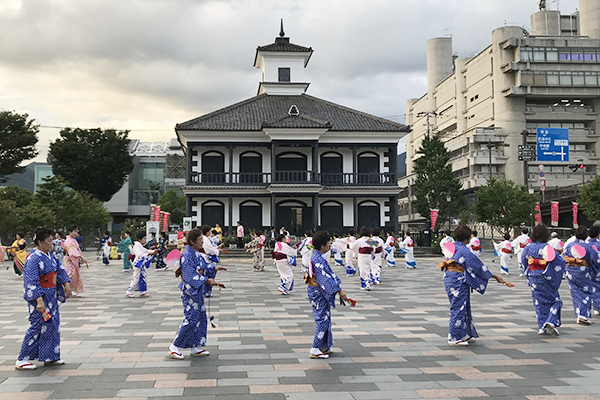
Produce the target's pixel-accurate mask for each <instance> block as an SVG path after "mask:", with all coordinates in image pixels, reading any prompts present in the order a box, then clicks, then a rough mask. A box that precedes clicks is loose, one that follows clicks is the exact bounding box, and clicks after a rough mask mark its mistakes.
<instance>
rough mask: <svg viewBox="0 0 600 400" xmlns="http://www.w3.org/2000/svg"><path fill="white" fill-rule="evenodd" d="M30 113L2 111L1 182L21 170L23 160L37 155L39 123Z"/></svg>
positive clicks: (0, 142)
mask: <svg viewBox="0 0 600 400" xmlns="http://www.w3.org/2000/svg"><path fill="white" fill-rule="evenodd" d="M28 117H29V115H27V114H18V113H16V112H12V111H0V183H2V182H6V180H7V177H6V176H7V175H10V174H14V173H15V172H21V171H23V169H25V167H23V166H20V164H21V162H23V161H25V160H29V159H32V158H33V157H35V156H37V154H38V152H37V151H36V149H35V144H36V143H37V141H38V137H37V134H38V132H39V130H40V128H39V125H34V124H33V121H34V120H33V119H31V120H27V118H28Z"/></svg>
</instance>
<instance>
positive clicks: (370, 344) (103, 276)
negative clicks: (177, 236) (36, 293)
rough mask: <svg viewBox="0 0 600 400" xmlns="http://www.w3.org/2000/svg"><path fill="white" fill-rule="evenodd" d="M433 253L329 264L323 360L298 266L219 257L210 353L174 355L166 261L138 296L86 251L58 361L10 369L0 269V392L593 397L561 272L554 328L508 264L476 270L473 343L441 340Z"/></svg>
mask: <svg viewBox="0 0 600 400" xmlns="http://www.w3.org/2000/svg"><path fill="white" fill-rule="evenodd" d="M90 258H92V257H90ZM439 260H440V258H420V259H418V260H417V261H418V268H417V269H416V270H406V269H404V268H401V267H397V268H388V267H384V269H383V270H382V284H381V286H375V287H374V289H373V291H371V292H361V291H360V290H359V288H360V284H359V281H358V277H357V276H355V277H346V276H345V274H344V273H343V269H342V268H338V267H334V269H335V271H336V272H337V273H339V276H340V277H341V279H342V282H343V285H342V287H343V288H344V289H345V290H346V292H347V293H348V295H349V297H351V298H353V299H355V300H357V301H358V304H357V306H356V307H355V308H350V307H342V306H339V305H338V306H337V307H336V309H335V310H333V312H332V316H333V330H334V333H333V334H334V348H333V351H334V353H333V354H332V356H331V358H329V359H328V360H312V359H310V358H309V357H308V351H309V350H310V347H311V343H312V336H313V334H314V328H315V325H314V321H313V320H312V311H311V307H310V304H309V303H308V300H307V295H306V289H305V287H304V284H303V283H302V282H301V280H300V279H299V278H300V277H301V273H300V270H299V268H298V269H296V273H297V280H296V286H295V289H294V291H293V292H292V293H291V295H290V296H281V295H280V294H279V292H278V290H277V287H278V285H279V276H278V274H277V272H276V269H275V268H274V266H273V265H272V264H269V263H267V266H266V267H267V270H266V271H265V272H262V273H255V272H252V264H251V260H250V258H248V259H231V260H228V259H224V260H223V262H222V265H224V266H226V267H227V268H228V269H229V270H228V271H226V272H219V274H218V277H217V278H218V279H217V280H218V281H219V282H222V283H224V284H225V285H226V286H227V288H226V289H222V290H218V289H216V290H214V291H213V293H214V294H213V298H212V299H211V300H210V304H209V303H208V302H207V304H209V305H210V315H213V316H214V317H215V320H214V322H215V323H216V324H217V327H216V328H214V329H213V328H210V327H209V328H208V346H207V347H206V349H208V350H209V351H210V352H211V355H210V356H209V357H197V358H192V357H190V356H189V355H188V354H187V353H184V354H185V355H186V358H185V360H174V359H172V358H171V357H169V355H168V350H167V349H168V346H169V344H170V342H171V341H172V340H173V338H174V337H175V333H176V332H177V329H178V327H179V324H180V323H181V320H182V317H183V313H182V305H181V302H180V298H179V291H178V289H177V287H176V285H177V283H178V281H177V279H176V278H175V277H174V275H173V272H172V271H167V272H157V271H156V270H154V267H152V269H151V270H150V271H149V293H150V294H151V297H150V298H133V299H131V298H126V297H125V289H126V288H127V285H128V283H129V280H130V279H131V277H130V272H128V273H123V272H121V268H122V267H121V263H120V262H115V261H112V262H111V265H110V266H108V267H105V266H103V265H102V264H101V263H100V262H99V261H94V262H93V263H91V267H90V269H85V268H83V269H82V271H81V272H82V279H83V282H84V284H85V287H86V292H85V293H84V294H83V297H82V298H73V299H69V300H67V303H65V304H64V305H63V306H62V307H61V322H62V334H61V335H62V358H63V359H64V360H65V361H66V365H64V366H54V367H44V366H43V365H40V364H39V363H38V369H37V370H35V371H15V370H14V362H15V359H16V356H17V354H18V352H19V348H20V342H21V340H22V339H23V336H24V334H25V330H26V329H27V307H26V303H25V301H24V300H23V299H22V289H23V285H22V280H21V279H20V278H17V277H16V276H15V275H14V273H13V272H12V268H9V269H8V270H6V269H5V268H1V270H0V276H1V278H0V279H1V280H2V282H3V290H2V291H0V328H1V329H0V400H20V399H23V400H38V399H39V400H44V399H63V400H67V399H69V400H78V399H86V400H90V399H120V400H167V399H175V398H183V399H236V400H243V399H261V400H270V399H290V400H304V399H307V400H320V399H323V400H346V399H348V400H352V399H356V400H368V399H478V398H481V399H483V398H486V399H489V398H500V399H529V400H592V399H593V400H599V399H600V381H598V380H597V379H598V376H600V348H599V346H598V337H599V332H600V331H599V329H600V323H599V324H596V321H594V324H593V325H592V326H581V325H576V324H575V316H574V315H573V311H572V305H571V297H570V295H569V289H568V285H567V282H566V281H563V285H562V287H561V291H560V292H561V296H562V298H563V301H564V306H563V326H562V328H560V331H561V336H560V337H559V338H554V337H551V336H539V335H538V334H537V324H536V319H535V313H534V309H533V305H532V300H531V295H530V291H529V288H528V286H527V283H526V281H525V279H524V278H519V277H517V276H515V275H514V274H512V275H510V276H509V280H511V281H513V283H515V284H516V286H515V287H514V288H507V287H506V286H504V285H499V284H496V283H495V282H490V285H489V287H488V291H487V293H486V295H484V296H481V295H479V294H477V293H475V294H473V295H472V306H473V318H474V321H475V325H476V326H477V329H478V331H479V334H480V335H481V338H480V339H478V341H477V343H475V344H473V345H471V346H468V347H450V346H448V344H447V339H446V337H447V333H448V326H447V324H448V318H449V310H448V299H447V297H446V293H445V291H444V285H443V282H442V274H441V272H439V271H438V270H437V269H436V266H437V262H438V261H439ZM490 260H491V257H489V256H487V258H486V257H484V261H488V262H487V265H488V266H489V267H490V269H491V270H492V271H494V272H499V265H498V264H497V262H496V263H492V262H489V261H490ZM398 264H399V265H401V264H402V260H399V263H398ZM513 264H514V262H513ZM0 265H1V264H0ZM6 265H8V263H6V264H4V266H6ZM514 270H516V266H513V271H514Z"/></svg>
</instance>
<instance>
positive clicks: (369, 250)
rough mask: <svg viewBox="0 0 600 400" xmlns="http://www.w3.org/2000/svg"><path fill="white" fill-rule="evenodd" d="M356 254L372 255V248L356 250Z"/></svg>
mask: <svg viewBox="0 0 600 400" xmlns="http://www.w3.org/2000/svg"><path fill="white" fill-rule="evenodd" d="M358 252H359V253H360V254H371V253H373V248H372V247H361V248H359V249H358Z"/></svg>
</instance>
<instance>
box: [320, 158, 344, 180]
mask: <svg viewBox="0 0 600 400" xmlns="http://www.w3.org/2000/svg"><path fill="white" fill-rule="evenodd" d="M343 163H344V161H343V157H342V155H341V154H340V153H338V152H336V151H328V152H326V153H323V154H321V183H323V184H340V183H344V175H343V171H344V165H343Z"/></svg>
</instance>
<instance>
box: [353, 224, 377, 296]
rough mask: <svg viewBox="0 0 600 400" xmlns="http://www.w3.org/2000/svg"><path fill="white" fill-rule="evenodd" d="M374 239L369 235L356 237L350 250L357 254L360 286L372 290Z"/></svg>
mask: <svg viewBox="0 0 600 400" xmlns="http://www.w3.org/2000/svg"><path fill="white" fill-rule="evenodd" d="M372 244H373V241H372V240H371V238H370V237H368V236H363V237H361V238H359V239H356V240H355V241H354V243H353V244H352V245H351V246H350V248H349V250H352V252H353V253H356V254H357V257H356V258H357V259H358V273H359V274H360V288H361V289H362V290H371V259H372V257H373V245H372Z"/></svg>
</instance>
